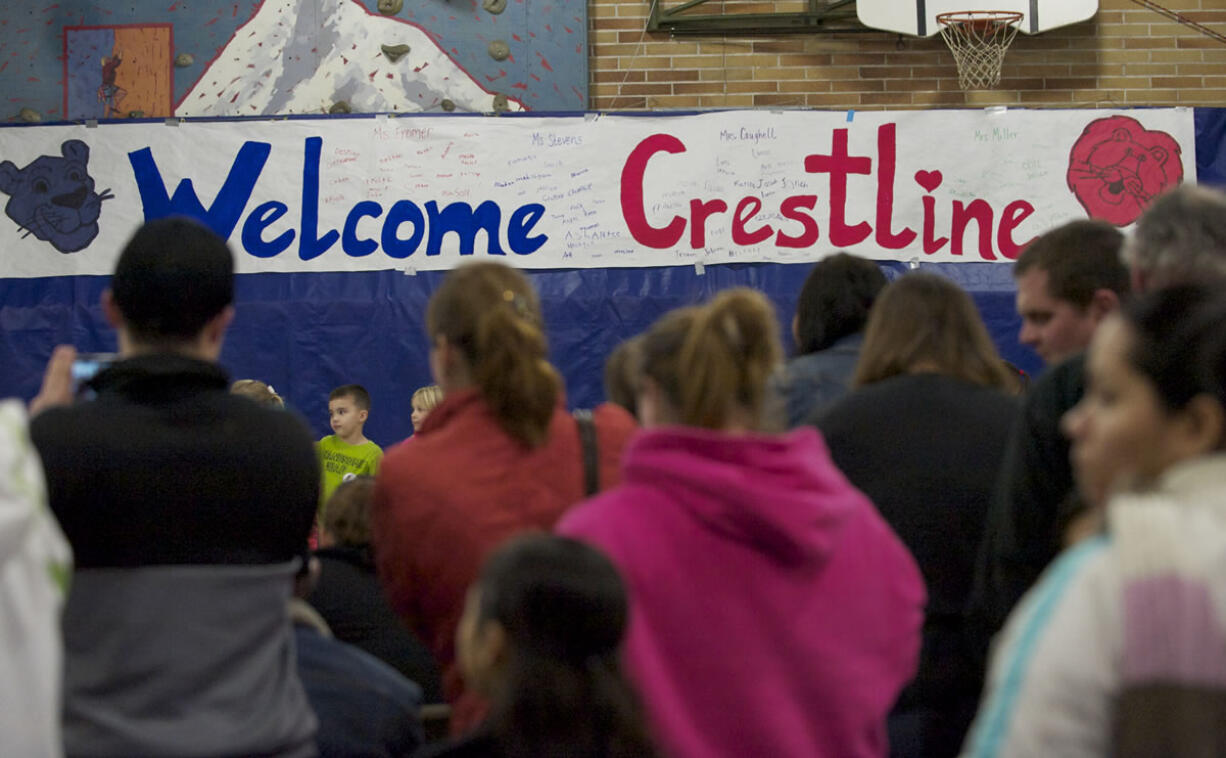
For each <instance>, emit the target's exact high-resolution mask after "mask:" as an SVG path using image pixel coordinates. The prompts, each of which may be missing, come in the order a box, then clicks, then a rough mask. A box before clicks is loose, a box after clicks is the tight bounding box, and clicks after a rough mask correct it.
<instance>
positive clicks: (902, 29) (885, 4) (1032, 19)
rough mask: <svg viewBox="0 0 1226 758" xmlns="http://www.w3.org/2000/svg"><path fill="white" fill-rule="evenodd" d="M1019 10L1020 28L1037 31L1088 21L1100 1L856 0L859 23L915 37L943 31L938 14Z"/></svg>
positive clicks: (1032, 31) (1096, 10) (1023, 30)
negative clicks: (1020, 16)
mask: <svg viewBox="0 0 1226 758" xmlns="http://www.w3.org/2000/svg"><path fill="white" fill-rule="evenodd" d="M980 9H982V10H991V11H1017V12H1019V13H1021V14H1022V22H1021V24H1019V29H1018V30H1019V31H1021V32H1022V33H1024V34H1038V33H1039V32H1045V31H1048V30H1049V29H1055V28H1056V27H1058V26H1067V25H1068V24H1075V23H1077V22H1078V21H1085V20H1086V19H1088V18H1091V17H1093V16H1094V14H1095V13H1097V12H1098V0H856V15H857V16H859V18H860V23H862V24H864V25H865V26H869V27H872V28H874V29H882V30H885V31H889V32H898V33H899V34H910V35H914V36H916V37H931V36H932V35H934V34H936V33H938V32H939V31H941V25H940V24H938V23H937V14H938V13H946V12H951V11H971V10H980Z"/></svg>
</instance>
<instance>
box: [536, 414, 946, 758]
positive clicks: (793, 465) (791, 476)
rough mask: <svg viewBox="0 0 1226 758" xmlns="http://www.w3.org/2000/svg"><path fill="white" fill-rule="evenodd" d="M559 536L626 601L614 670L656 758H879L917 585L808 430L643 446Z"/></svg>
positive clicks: (670, 431) (891, 539)
mask: <svg viewBox="0 0 1226 758" xmlns="http://www.w3.org/2000/svg"><path fill="white" fill-rule="evenodd" d="M622 467H623V473H622V484H621V486H619V487H617V488H616V489H614V490H612V491H610V492H608V493H606V494H604V495H601V496H599V497H596V498H595V499H593V500H590V501H588V502H587V503H586V504H584V505H582V506H580V507H578V508H576V509H573V510H572V511H570V513H569V514H568V515H567V516H565V517H564V518H563V520H562V521H561V523H560V524H559V525H558V527H557V531H558V532H559V533H561V534H566V535H570V536H574V537H579V538H582V539H585V540H587V541H589V542H591V543H592V544H594V545H597V546H598V547H600V548H601V549H603V550H604V551H605V552H606V553H608V554H609V556H610V557H611V558H612V559H613V561H614V563H616V564H617V566H618V568H619V569H620V570H621V571H622V574H623V576H624V577H625V579H626V582H627V584H628V588H629V592H630V603H631V611H630V631H629V636H628V639H627V642H626V650H625V660H626V664H627V668H628V671H629V674H630V676H631V678H632V679H633V680H634V682H635V683H636V684H637V685H638V688H639V691H640V693H641V694H642V697H643V700H644V703H645V705H646V708H647V712H648V716H649V718H650V720H651V722H652V725H653V727H654V728H655V733H656V736H657V738H658V739H659V741H660V743H661V747H662V748H663V750H664V752H665V753H666V754H667V755H669V756H671V758H714V756H730V757H735V758H747V757H749V756H753V757H755V758H756V757H757V756H762V757H763V758H820V757H821V756H840V757H842V756H847V757H848V758H851V757H853V756H884V755H886V753H887V748H888V745H887V740H886V730H885V719H886V714H887V713H888V712H889V710H890V707H891V706H892V705H893V703H894V700H895V698H896V697H897V696H898V693H899V691H900V690H901V689H902V687H903V686H904V685H905V684H906V683H907V682H908V681H909V680H910V679H911V677H912V675H913V674H914V673H915V666H916V660H917V657H918V655H919V646H920V626H921V623H922V620H923V608H924V585H923V580H922V579H921V578H920V573H919V570H918V569H917V568H916V566H915V562H914V561H913V560H912V559H911V556H910V554H908V552H907V550H906V548H905V547H903V545H902V543H901V542H899V540H898V538H897V537H895V536H894V533H893V532H892V531H891V530H890V528H889V526H887V525H886V523H885V522H884V521H883V520H882V519H881V517H880V516H879V515H878V514H877V511H876V509H874V508H873V506H872V504H871V503H870V502H869V501H868V499H867V498H865V497H864V495H863V494H861V493H860V492H859V491H858V490H856V489H855V488H854V487H852V486H851V485H850V484H849V483H848V482H847V480H846V479H845V478H844V477H843V475H842V474H841V473H840V472H839V471H838V470H837V469H836V468H835V467H834V464H833V463H832V462H831V460H830V455H829V453H828V452H827V450H826V446H825V444H824V442H823V441H822V439H821V438H820V437H819V436H818V435H817V433H816V432H815V431H814V430H813V429H810V428H805V429H801V430H797V431H794V432H791V433H789V434H787V435H783V436H767V435H729V434H723V433H720V432H714V431H709V430H705V429H694V428H687V427H670V428H658V429H652V430H648V431H644V432H641V433H640V434H639V435H638V436H637V437H635V438H634V440H633V441H632V442H631V443H630V445H629V447H627V449H626V452H625V453H624V454H623V459H622Z"/></svg>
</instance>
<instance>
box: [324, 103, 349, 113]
mask: <svg viewBox="0 0 1226 758" xmlns="http://www.w3.org/2000/svg"><path fill="white" fill-rule="evenodd" d="M328 113H353V109H352V108H350V107H349V103H347V102H345V101H344V100H337V101H336V102H335V103H332V107H331V108H329V109H328Z"/></svg>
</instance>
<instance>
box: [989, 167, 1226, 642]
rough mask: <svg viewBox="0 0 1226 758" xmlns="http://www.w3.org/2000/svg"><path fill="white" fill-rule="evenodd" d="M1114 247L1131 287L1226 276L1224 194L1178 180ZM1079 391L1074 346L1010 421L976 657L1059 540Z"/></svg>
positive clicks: (1069, 487)
mask: <svg viewBox="0 0 1226 758" xmlns="http://www.w3.org/2000/svg"><path fill="white" fill-rule="evenodd" d="M1090 223H1093V222H1090ZM1057 231H1058V230H1057ZM1045 236H1046V235H1045ZM1041 239H1043V238H1040V240H1041ZM1036 244H1037V243H1036ZM1029 253H1030V251H1029V250H1027V252H1026V253H1023V256H1022V257H1023V258H1025V257H1026V256H1027V255H1028V254H1029ZM1121 253H1122V255H1123V259H1124V261H1125V264H1126V265H1127V267H1128V271H1129V277H1130V284H1131V288H1132V290H1133V291H1136V292H1150V291H1153V290H1157V289H1161V288H1163V287H1169V286H1173V285H1177V284H1183V283H1189V282H1203V281H1207V280H1209V281H1212V280H1215V279H1226V194H1223V193H1222V192H1220V191H1217V190H1213V189H1209V188H1206V187H1199V186H1195V185H1183V186H1180V187H1179V188H1177V189H1175V190H1173V191H1171V192H1169V193H1167V194H1165V195H1163V196H1162V197H1160V198H1158V199H1157V200H1155V201H1154V202H1153V204H1152V205H1151V206H1150V207H1149V209H1148V210H1146V212H1145V214H1144V215H1143V216H1142V217H1141V218H1140V220H1139V221H1138V222H1137V225H1136V228H1135V229H1134V230H1133V233H1132V235H1131V237H1130V238H1129V239H1128V241H1127V242H1126V243H1125V244H1124V246H1123V248H1122V250H1121ZM1018 263H1019V264H1021V263H1022V259H1019V261H1018ZM1019 281H1020V280H1019ZM1020 303H1021V299H1020V298H1019V304H1020ZM1084 391H1085V358H1084V355H1083V354H1080V353H1079V354H1077V355H1074V356H1073V357H1071V358H1069V359H1068V360H1066V361H1064V362H1063V363H1061V364H1060V365H1058V366H1055V367H1053V368H1051V369H1050V370H1048V371H1047V372H1046V373H1045V374H1043V376H1041V377H1040V378H1039V380H1038V381H1037V382H1036V383H1035V385H1034V387H1033V388H1032V389H1031V391H1030V393H1029V394H1028V395H1027V397H1026V400H1025V405H1024V407H1023V409H1022V414H1021V416H1020V417H1019V419H1018V422H1017V423H1016V425H1015V426H1014V429H1013V434H1012V438H1011V440H1010V443H1009V446H1008V448H1007V449H1006V453H1005V462H1004V465H1003V467H1002V470H1001V476H1000V479H999V480H998V482H997V489H996V494H995V497H994V499H993V503H992V508H991V510H990V511H989V513H988V523H987V528H986V531H985V535H984V542H983V545H982V549H981V553H980V561H979V566H978V569H977V571H976V577H975V590H974V592H973V593H972V597H971V602H970V607H969V609H968V613H969V616H970V621H971V624H972V627H973V628H975V629H977V631H978V635H977V636H978V639H977V643H978V645H979V653H980V654H981V658H982V657H986V654H987V648H988V644H989V642H990V640H991V637H992V635H994V634H995V633H996V632H997V631H999V629H1000V628H1001V626H1002V625H1003V624H1004V622H1005V619H1006V618H1007V617H1008V615H1009V612H1010V611H1011V610H1012V609H1013V607H1014V605H1016V603H1017V602H1018V600H1020V599H1021V597H1022V595H1023V594H1025V592H1026V590H1028V589H1029V588H1030V587H1031V585H1033V584H1034V582H1035V581H1036V580H1037V579H1038V577H1039V575H1040V574H1041V573H1042V572H1043V569H1045V568H1046V567H1047V564H1048V563H1050V562H1051V560H1052V559H1053V558H1054V557H1055V556H1056V555H1057V553H1059V552H1060V550H1061V549H1062V547H1063V544H1062V538H1063V534H1062V528H1061V527H1062V525H1063V524H1064V523H1065V518H1064V517H1065V516H1066V515H1067V503H1068V498H1069V497H1070V496H1071V495H1072V494H1073V472H1072V466H1071V464H1070V463H1069V458H1068V453H1069V443H1068V440H1067V439H1066V438H1065V436H1064V435H1063V433H1062V432H1061V430H1060V419H1061V418H1062V417H1063V415H1064V414H1065V413H1066V412H1067V411H1068V410H1070V409H1071V408H1072V407H1073V406H1074V405H1076V404H1077V403H1078V402H1080V400H1081V396H1082V394H1083V393H1084ZM1086 505H1089V506H1092V507H1093V506H1096V505H1099V504H1092V503H1090V504H1086Z"/></svg>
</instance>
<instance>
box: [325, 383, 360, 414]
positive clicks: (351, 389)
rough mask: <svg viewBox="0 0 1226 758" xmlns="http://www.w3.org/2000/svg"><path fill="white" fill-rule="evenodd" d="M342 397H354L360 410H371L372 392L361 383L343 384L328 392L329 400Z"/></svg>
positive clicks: (354, 402) (355, 403) (354, 401)
mask: <svg viewBox="0 0 1226 758" xmlns="http://www.w3.org/2000/svg"><path fill="white" fill-rule="evenodd" d="M342 397H351V398H353V404H354V405H356V406H357V407H358V410H360V411H369V410H370V393H369V392H367V391H366V388H365V387H363V386H362V385H360V384H342V385H341V386H339V387H337V388H336V389H334V390H332V391H331V392H329V393H328V402H332V401H333V400H339V399H340V398H342Z"/></svg>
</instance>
